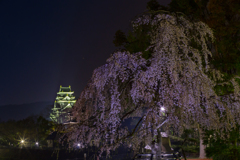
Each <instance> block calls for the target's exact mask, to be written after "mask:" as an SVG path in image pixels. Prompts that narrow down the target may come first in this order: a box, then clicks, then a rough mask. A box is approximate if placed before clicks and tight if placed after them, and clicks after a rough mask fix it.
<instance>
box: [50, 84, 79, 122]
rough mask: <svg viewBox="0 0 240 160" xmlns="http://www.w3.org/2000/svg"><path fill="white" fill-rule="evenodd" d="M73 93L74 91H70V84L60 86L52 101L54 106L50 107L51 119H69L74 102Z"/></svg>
mask: <svg viewBox="0 0 240 160" xmlns="http://www.w3.org/2000/svg"><path fill="white" fill-rule="evenodd" d="M73 93H74V92H73V91H71V86H69V87H62V86H60V89H59V92H58V93H57V97H56V100H55V103H54V108H52V113H51V114H50V118H51V119H52V121H54V122H57V123H65V122H67V121H71V117H72V116H71V109H72V107H73V105H74V104H75V102H76V100H75V96H73Z"/></svg>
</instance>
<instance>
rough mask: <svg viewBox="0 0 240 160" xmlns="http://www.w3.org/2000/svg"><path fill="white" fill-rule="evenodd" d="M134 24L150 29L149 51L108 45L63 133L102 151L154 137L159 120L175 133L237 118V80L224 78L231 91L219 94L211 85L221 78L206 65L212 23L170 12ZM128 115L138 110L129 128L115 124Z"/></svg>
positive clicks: (224, 125)
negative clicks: (145, 55)
mask: <svg viewBox="0 0 240 160" xmlns="http://www.w3.org/2000/svg"><path fill="white" fill-rule="evenodd" d="M141 25H148V26H149V27H150V28H151V31H150V32H149V33H148V34H149V35H150V37H151V43H150V44H151V45H150V46H149V47H148V50H151V52H152V54H151V57H150V58H149V59H144V58H143V57H142V53H141V52H139V53H133V54H130V53H129V52H128V51H122V52H115V53H114V54H112V55H111V56H110V58H109V59H108V60H107V62H106V64H105V65H103V66H101V67H99V68H97V69H95V70H94V73H93V75H92V78H91V80H90V81H89V83H88V85H87V86H86V88H85V89H84V90H83V92H82V93H81V95H80V97H79V99H78V101H77V102H76V105H75V107H74V109H73V113H74V117H75V118H76V119H77V121H78V122H79V123H77V124H76V125H75V126H74V127H73V126H71V127H69V128H68V132H67V133H66V135H67V137H68V140H69V141H70V142H73V145H76V144H78V143H81V146H84V145H85V146H86V145H88V144H90V143H92V140H94V145H95V146H98V147H99V148H100V154H101V153H102V152H103V151H107V153H109V152H110V150H115V149H116V148H117V147H119V146H120V145H122V144H126V145H128V146H129V145H131V147H133V149H134V150H137V149H138V148H139V147H140V145H141V144H142V143H144V144H149V145H151V144H153V139H154V137H156V135H158V134H159V127H160V125H161V124H162V123H163V122H165V124H164V125H163V126H162V127H164V128H165V130H169V129H171V130H174V133H177V134H178V135H181V133H183V130H184V129H185V128H186V127H188V126H189V125H191V126H192V127H196V128H197V127H200V128H201V129H213V130H217V131H219V132H221V131H228V130H231V128H233V127H235V126H236V124H240V118H239V112H240V109H239V107H240V105H239V89H238V84H237V82H236V79H235V78H233V79H232V80H231V84H230V83H229V85H232V86H233V87H234V93H231V94H229V95H225V96H218V95H217V94H216V91H215V90H214V87H215V86H218V85H225V84H227V83H226V82H225V83H220V82H222V80H223V75H222V74H221V73H220V72H219V71H217V70H215V69H214V68H213V67H210V65H209V60H208V59H209V57H211V52H210V51H209V49H208V43H209V42H211V41H213V40H214V37H213V32H212V30H211V29H210V28H209V27H208V26H207V25H206V24H204V23H202V22H193V21H190V20H188V19H187V18H186V17H185V16H183V15H179V14H173V13H158V14H154V15H146V14H145V15H142V16H140V17H138V18H137V19H136V20H135V21H134V22H133V28H134V29H137V28H138V27H139V26H141ZM161 107H164V108H165V111H164V113H163V111H162V110H161ZM130 117H140V118H139V121H138V122H137V123H136V125H135V127H134V129H132V130H128V129H127V128H124V127H123V126H122V123H123V121H124V120H126V119H128V118H130ZM153 148H154V147H153ZM156 148H157V147H156ZM153 152H157V149H153Z"/></svg>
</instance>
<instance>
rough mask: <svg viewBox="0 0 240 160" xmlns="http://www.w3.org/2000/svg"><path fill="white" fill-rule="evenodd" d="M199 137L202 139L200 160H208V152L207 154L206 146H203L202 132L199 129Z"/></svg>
mask: <svg viewBox="0 0 240 160" xmlns="http://www.w3.org/2000/svg"><path fill="white" fill-rule="evenodd" d="M199 137H200V147H199V148H200V152H199V158H206V152H205V148H206V146H205V145H203V139H202V131H201V129H200V128H199Z"/></svg>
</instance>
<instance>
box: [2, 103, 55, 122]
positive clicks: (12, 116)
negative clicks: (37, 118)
mask: <svg viewBox="0 0 240 160" xmlns="http://www.w3.org/2000/svg"><path fill="white" fill-rule="evenodd" d="M53 103H54V102H36V103H27V104H15V105H14V104H11V105H3V106H0V120H1V121H8V120H20V119H24V118H27V117H29V116H32V115H42V116H43V117H45V118H49V113H50V111H51V108H52V107H53Z"/></svg>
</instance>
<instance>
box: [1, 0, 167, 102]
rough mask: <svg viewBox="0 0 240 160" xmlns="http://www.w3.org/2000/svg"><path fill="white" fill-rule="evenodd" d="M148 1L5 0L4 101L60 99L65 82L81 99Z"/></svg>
mask: <svg viewBox="0 0 240 160" xmlns="http://www.w3.org/2000/svg"><path fill="white" fill-rule="evenodd" d="M147 2H148V0H103V1H99V0H11V1H10V0H2V1H1V0H0V15H1V16H0V54H1V58H0V73H1V76H0V77H1V79H0V82H1V86H0V105H7V104H24V103H32V102H42V101H52V102H54V100H55V97H56V92H57V91H58V90H59V86H60V85H63V86H68V85H71V86H72V90H73V91H74V92H75V94H74V95H75V96H76V98H78V97H79V95H80V93H81V91H82V89H83V88H84V87H85V85H86V84H87V82H88V80H89V79H90V77H91V75H92V72H93V70H94V69H95V68H97V67H99V66H101V65H103V64H104V63H105V62H106V59H107V58H108V57H109V56H110V54H112V53H113V52H114V50H116V47H114V44H113V43H112V41H113V37H114V34H115V32H116V31H117V30H118V29H121V30H123V31H124V32H127V31H128V30H129V29H130V21H131V20H133V19H134V17H135V16H136V15H138V14H140V13H141V12H143V11H146V4H147ZM169 2H170V0H161V1H160V0H159V3H160V4H162V5H167V4H168V3H169Z"/></svg>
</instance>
